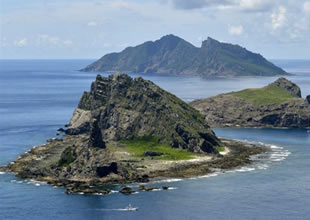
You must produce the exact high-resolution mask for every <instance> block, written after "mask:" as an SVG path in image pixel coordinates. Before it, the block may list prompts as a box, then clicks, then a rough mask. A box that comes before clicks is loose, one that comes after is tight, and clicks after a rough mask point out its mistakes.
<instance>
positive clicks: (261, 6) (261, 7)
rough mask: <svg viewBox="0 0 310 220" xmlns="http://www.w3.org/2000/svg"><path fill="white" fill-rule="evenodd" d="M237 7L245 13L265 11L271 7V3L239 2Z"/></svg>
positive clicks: (254, 0)
mask: <svg viewBox="0 0 310 220" xmlns="http://www.w3.org/2000/svg"><path fill="white" fill-rule="evenodd" d="M239 7H240V8H241V9H242V10H246V11H265V10H268V9H270V8H271V7H272V2H270V1H267V0H240V1H239Z"/></svg>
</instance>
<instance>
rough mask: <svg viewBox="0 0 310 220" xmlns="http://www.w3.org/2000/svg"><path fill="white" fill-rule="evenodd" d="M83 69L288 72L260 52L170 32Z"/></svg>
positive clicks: (190, 73) (221, 74) (207, 73)
mask: <svg viewBox="0 0 310 220" xmlns="http://www.w3.org/2000/svg"><path fill="white" fill-rule="evenodd" d="M81 71H85V72H109V71H112V72H117V71H122V72H127V73H143V74H165V75H182V76H201V77H236V76H277V75H281V76H285V75H289V74H288V73H287V72H285V71H284V70H283V69H281V68H280V67H277V66H275V65H274V64H272V63H271V62H270V61H268V60H266V59H265V58H264V57H263V56H261V55H260V54H256V53H252V52H250V51H248V50H247V49H245V48H243V47H241V46H239V45H232V44H229V43H222V42H219V41H217V40H215V39H212V38H210V37H209V38H208V39H207V40H205V41H203V42H202V45H201V47H200V48H198V47H195V46H194V45H192V44H190V43H189V42H187V41H185V40H183V39H182V38H180V37H177V36H174V35H166V36H164V37H162V38H160V39H159V40H156V41H154V42H153V41H147V42H145V43H143V44H141V45H138V46H135V47H128V48H126V49H124V50H123V51H122V52H120V53H110V54H106V55H104V56H103V57H102V58H100V59H99V60H97V61H96V62H94V63H92V64H90V65H89V66H87V67H85V68H84V69H82V70H81Z"/></svg>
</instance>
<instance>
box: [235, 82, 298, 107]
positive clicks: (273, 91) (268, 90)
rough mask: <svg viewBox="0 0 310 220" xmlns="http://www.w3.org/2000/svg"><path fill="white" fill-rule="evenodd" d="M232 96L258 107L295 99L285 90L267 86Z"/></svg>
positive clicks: (246, 90)
mask: <svg viewBox="0 0 310 220" xmlns="http://www.w3.org/2000/svg"><path fill="white" fill-rule="evenodd" d="M230 94H231V95H234V96H237V97H239V98H243V99H246V100H249V101H251V102H253V103H254V104H256V105H269V104H280V103H283V102H286V101H289V100H291V99H294V98H295V97H293V96H292V95H291V94H289V93H288V92H286V91H285V90H283V89H281V88H279V87H276V86H267V87H264V88H260V89H245V90H242V91H239V92H232V93H230Z"/></svg>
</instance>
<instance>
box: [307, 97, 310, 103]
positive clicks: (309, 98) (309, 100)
mask: <svg viewBox="0 0 310 220" xmlns="http://www.w3.org/2000/svg"><path fill="white" fill-rule="evenodd" d="M306 99H307V101H308V103H309V104H310V95H308V96H307V98H306Z"/></svg>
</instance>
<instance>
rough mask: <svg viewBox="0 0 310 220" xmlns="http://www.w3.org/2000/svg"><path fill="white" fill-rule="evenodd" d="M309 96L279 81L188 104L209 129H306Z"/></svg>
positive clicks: (308, 124) (308, 123)
mask: <svg viewBox="0 0 310 220" xmlns="http://www.w3.org/2000/svg"><path fill="white" fill-rule="evenodd" d="M309 97H310V96H307V98H306V99H303V98H302V97H301V90H300V88H299V87H298V86H297V85H296V84H295V83H293V82H291V81H289V80H287V79H285V78H283V77H282V78H279V79H277V80H276V81H275V82H273V83H271V84H269V85H267V86H265V87H263V88H259V89H245V90H242V91H238V92H230V93H226V94H220V95H217V96H214V97H210V98H207V99H201V100H195V101H193V102H191V103H190V105H191V106H192V107H194V108H195V109H197V110H198V111H199V112H200V113H201V114H202V115H203V116H204V117H205V120H206V121H207V122H208V124H209V125H210V126H211V127H274V128H310V104H309V103H310V98H309Z"/></svg>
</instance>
